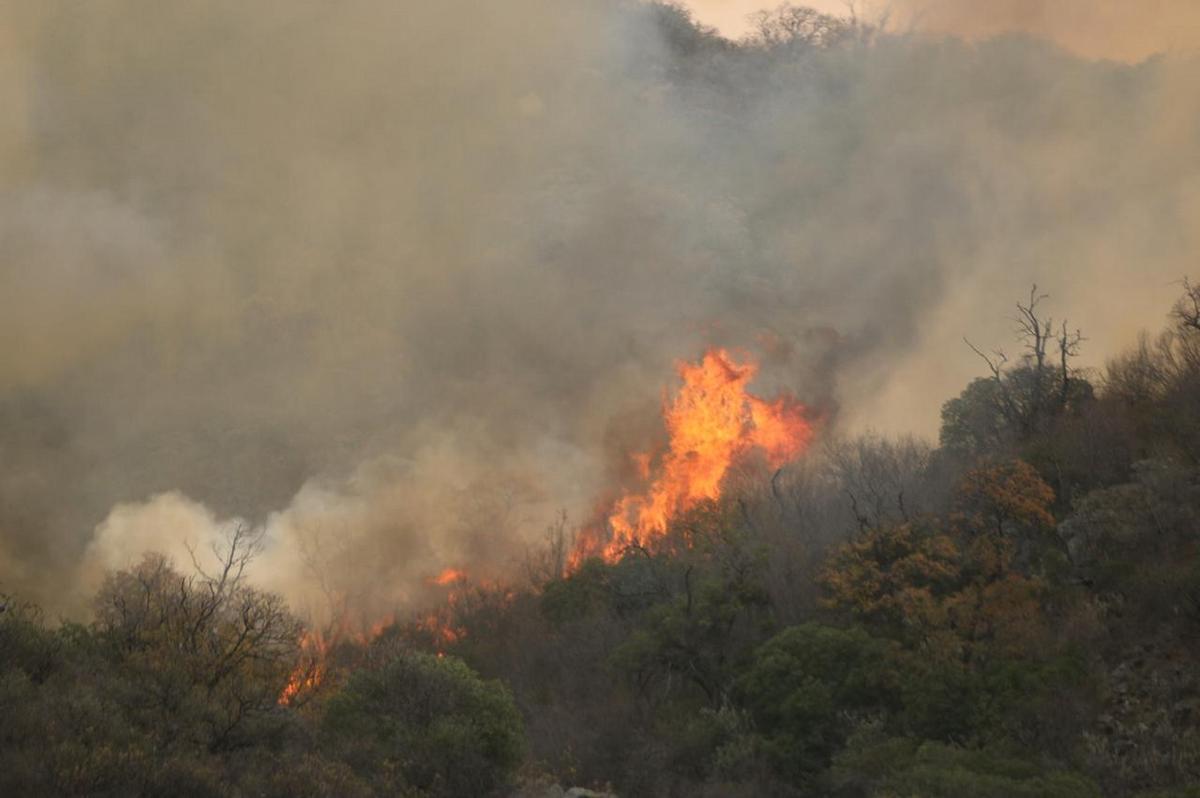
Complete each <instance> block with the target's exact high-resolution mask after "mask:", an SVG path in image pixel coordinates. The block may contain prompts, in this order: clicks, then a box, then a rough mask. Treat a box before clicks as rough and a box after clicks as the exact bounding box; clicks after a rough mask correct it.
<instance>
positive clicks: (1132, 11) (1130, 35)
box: [889, 0, 1200, 63]
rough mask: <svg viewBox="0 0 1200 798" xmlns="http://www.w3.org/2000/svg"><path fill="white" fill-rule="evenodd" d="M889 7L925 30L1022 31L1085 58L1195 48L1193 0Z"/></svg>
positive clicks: (1003, 0) (923, 1) (910, 1)
mask: <svg viewBox="0 0 1200 798" xmlns="http://www.w3.org/2000/svg"><path fill="white" fill-rule="evenodd" d="M889 8H891V9H892V10H893V11H894V12H895V13H897V16H898V18H900V19H906V20H907V21H908V22H909V23H911V24H914V25H915V26H916V27H918V28H919V29H922V30H925V31H928V32H934V33H948V34H953V35H957V36H965V37H969V38H973V39H980V38H986V37H989V36H995V35H997V34H1002V33H1024V34H1030V35H1033V36H1038V37H1042V38H1045V39H1048V40H1050V41H1053V42H1055V43H1057V44H1059V45H1061V46H1062V47H1065V48H1066V49H1068V50H1070V51H1072V52H1074V53H1077V54H1079V55H1081V56H1083V57H1085V58H1105V59H1113V60H1117V61H1127V62H1131V63H1132V62H1137V61H1141V60H1143V59H1145V58H1148V57H1150V56H1153V55H1155V54H1158V53H1163V52H1171V51H1187V50H1191V51H1195V50H1196V49H1197V48H1200V6H1198V5H1197V4H1196V3H1195V2H1193V0H1144V1H1143V2H1139V3H1130V2H1127V0H896V1H895V2H892V3H890V4H889Z"/></svg>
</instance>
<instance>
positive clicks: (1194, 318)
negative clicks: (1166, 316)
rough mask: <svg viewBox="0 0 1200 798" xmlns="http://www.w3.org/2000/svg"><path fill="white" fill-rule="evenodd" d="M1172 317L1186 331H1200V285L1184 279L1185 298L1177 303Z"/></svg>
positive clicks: (1181, 298)
mask: <svg viewBox="0 0 1200 798" xmlns="http://www.w3.org/2000/svg"><path fill="white" fill-rule="evenodd" d="M1171 315H1172V316H1173V317H1174V318H1175V320H1176V321H1177V322H1178V323H1179V325H1180V326H1181V327H1183V328H1184V329H1189V330H1196V331H1200V285H1197V284H1193V283H1192V281H1191V280H1190V279H1188V278H1187V277H1184V278H1183V296H1182V297H1180V298H1179V301H1178V302H1176V303H1175V307H1174V309H1173V310H1172V311H1171Z"/></svg>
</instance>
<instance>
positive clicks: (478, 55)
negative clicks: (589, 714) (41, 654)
mask: <svg viewBox="0 0 1200 798" xmlns="http://www.w3.org/2000/svg"><path fill="white" fill-rule="evenodd" d="M931 13H932V12H931ZM1080 13H1084V12H1083V11H1082V10H1081V11H1080ZM1146 13H1147V14H1150V15H1153V13H1154V12H1153V11H1152V10H1148V11H1147V12H1146ZM1163 13H1164V14H1166V13H1167V12H1163ZM929 18H930V19H934V17H932V16H930V17H929ZM931 24H932V23H931ZM955 25H958V23H957V22H956V23H955ZM952 30H953V31H957V30H959V28H957V27H955V28H953V29H952ZM989 30H990V29H989ZM966 32H967V33H970V34H971V35H972V36H974V37H975V38H972V39H970V40H962V39H958V38H954V37H950V38H944V37H929V36H927V35H924V34H922V33H919V32H915V33H914V32H909V31H908V30H907V29H900V30H898V31H897V32H893V33H884V34H880V35H877V36H874V37H870V40H867V39H866V38H864V40H862V41H854V42H849V43H846V44H845V45H843V46H839V47H834V48H829V49H819V48H815V49H814V48H810V49H804V48H791V49H785V50H777V51H773V52H766V51H764V50H762V49H761V48H756V47H753V46H735V45H733V44H731V43H730V42H727V41H723V40H721V39H719V38H716V37H714V36H711V35H707V34H704V33H702V32H698V31H697V30H696V29H695V28H694V27H692V26H691V25H690V23H689V22H688V20H687V19H686V15H685V14H684V13H682V12H680V11H679V10H678V9H672V8H669V7H663V6H651V5H647V4H644V3H640V2H633V1H632V0H630V1H629V2H625V1H623V0H516V2H508V3H475V2H466V1H465V0H446V1H445V2H440V3H436V4H423V5H422V4H401V3H389V2H382V0H350V1H349V2H344V3H338V4H328V3H324V2H314V1H310V0H297V2H290V3H243V2H234V0H214V1H213V2H208V3H204V4H169V3H160V2H152V1H151V0H95V2H89V3H78V2H74V1H73V0H28V1H27V2H23V0H17V2H15V3H8V4H5V5H4V6H3V7H2V8H0V39H2V40H0V96H2V97H3V99H4V107H5V108H6V109H9V111H10V112H9V113H6V114H5V119H4V120H3V121H0V178H2V183H0V339H2V340H3V342H4V346H3V348H2V349H0V450H2V451H0V455H2V462H3V465H2V466H0V469H2V470H0V588H2V589H6V590H15V591H18V592H21V593H23V594H26V595H29V596H30V597H31V598H35V599H38V600H40V601H42V602H43V603H46V604H48V605H50V606H51V607H56V608H74V607H77V606H79V604H80V599H79V598H78V597H79V596H80V595H86V590H84V589H83V587H84V584H83V583H84V582H86V581H87V579H85V578H84V577H82V576H80V574H81V573H90V572H94V571H96V570H97V569H103V568H110V567H114V566H115V565H117V564H118V563H119V562H120V561H121V560H123V559H126V558H127V557H130V556H134V554H135V550H136V549H138V548H140V547H142V546H149V545H151V544H153V545H154V546H155V547H157V548H165V549H168V550H169V551H172V552H174V553H175V555H174V556H175V557H176V559H177V560H178V559H179V553H180V551H179V546H180V545H182V544H181V543H180V541H183V540H189V538H188V535H189V534H192V533H191V532H188V530H196V531H195V533H194V534H195V536H196V540H197V542H199V541H200V539H201V538H202V537H203V535H202V533H201V532H200V531H198V530H200V529H201V528H203V527H204V526H205V524H207V525H209V526H210V527H215V528H220V527H221V526H222V525H224V524H228V523H231V522H232V521H233V520H234V519H244V522H245V523H247V524H251V525H253V526H255V527H256V528H262V529H264V530H266V531H267V532H268V538H270V539H271V540H273V541H276V543H277V545H276V548H275V549H274V553H273V554H270V555H267V554H264V557H263V559H262V566H263V568H264V572H263V574H262V579H263V580H264V581H268V582H271V583H272V584H274V585H276V586H278V587H279V589H281V590H283V591H284V592H285V593H287V594H288V595H289V597H290V598H291V599H293V600H294V601H295V602H297V603H303V604H306V605H307V604H315V603H318V601H319V599H320V592H321V591H320V586H319V584H318V583H319V581H320V580H319V579H316V578H315V577H313V576H312V573H311V570H306V568H307V565H306V558H307V559H309V560H311V559H312V557H313V556H314V555H313V550H314V549H318V550H319V552H318V553H319V554H320V556H321V557H323V558H324V560H325V561H328V562H329V563H330V565H329V568H330V569H332V571H333V572H334V573H335V574H357V575H359V579H360V582H361V583H363V584H371V585H372V586H374V583H376V582H377V583H379V584H381V585H386V589H383V590H379V591H376V592H377V593H379V595H381V596H382V597H383V598H382V599H381V600H384V601H392V600H399V598H400V597H402V594H404V592H405V591H407V590H415V589H417V588H416V587H415V586H416V585H418V584H419V583H420V581H421V580H422V579H425V578H426V577H427V575H428V574H429V573H430V572H436V570H437V569H439V568H441V567H448V566H456V565H459V564H461V563H460V560H462V559H463V558H469V559H470V560H471V562H470V563H469V564H471V565H472V567H476V568H482V569H483V570H487V569H488V568H496V569H499V568H501V567H502V564H503V563H504V562H507V561H509V560H511V559H512V558H513V557H514V556H517V554H518V553H519V551H520V547H521V544H522V542H523V541H525V540H528V539H529V538H531V537H536V536H538V535H540V534H541V531H542V529H543V528H544V526H545V525H546V524H547V523H549V522H550V520H551V519H552V518H553V517H554V513H555V512H556V511H557V509H558V508H566V509H567V510H568V511H569V512H570V513H571V514H572V516H573V517H575V518H580V517H581V516H583V515H586V514H588V513H589V512H590V511H591V509H592V507H591V502H592V501H593V500H594V498H595V497H596V496H598V495H600V493H601V491H602V490H603V488H604V487H605V485H606V484H608V480H609V478H610V476H611V475H610V473H609V471H608V466H609V464H610V463H611V462H612V458H611V457H610V455H611V453H612V452H613V451H619V450H621V449H622V448H624V447H625V446H626V445H628V444H630V442H632V443H633V444H634V445H638V444H640V442H641V438H642V436H643V434H651V433H652V431H653V428H654V424H653V422H654V416H655V412H656V409H657V406H658V403H659V398H660V392H661V390H662V387H663V384H664V382H665V381H667V380H669V378H670V375H671V374H672V370H671V366H672V363H673V362H674V361H675V360H676V359H679V358H695V357H696V356H697V355H698V354H699V353H700V351H701V350H702V349H703V348H704V347H705V346H706V345H709V344H714V343H717V344H722V345H730V346H748V347H751V348H753V349H755V350H756V351H758V352H759V353H760V354H762V356H763V357H764V365H763V370H762V377H761V379H762V381H763V384H762V385H760V386H759V389H760V390H761V392H763V393H766V394H771V393H774V391H775V390H776V389H777V388H780V387H788V388H791V389H792V390H794V391H796V392H797V393H798V394H799V395H800V397H801V398H802V399H804V400H805V401H808V402H810V403H813V404H816V405H818V406H821V407H822V408H825V409H828V410H829V411H831V412H832V410H833V409H834V408H840V410H839V412H838V415H837V416H836V418H838V419H840V421H841V423H843V424H847V425H867V424H869V425H872V426H874V427H876V428H879V429H883V430H913V431H916V432H918V433H923V434H929V433H933V432H935V431H936V425H937V418H938V408H939V404H940V402H941V401H942V400H944V399H946V398H948V396H950V395H952V394H953V393H954V392H955V391H957V390H958V389H959V388H961V386H962V385H963V384H964V383H965V382H966V380H967V379H969V377H970V376H972V375H973V374H974V372H975V370H976V369H977V364H976V363H975V362H973V359H972V358H973V356H972V355H971V354H970V352H969V351H966V349H965V347H963V346H962V345H961V343H960V338H961V336H962V335H963V334H969V335H970V336H971V337H972V339H973V340H980V341H983V342H987V341H996V342H1001V341H1004V340H1005V339H1006V338H1007V336H1008V330H1007V327H1008V322H1006V321H1005V316H1006V314H1007V312H1008V308H1009V306H1010V303H1011V301H1012V300H1014V299H1015V298H1018V297H1020V296H1023V295H1025V294H1026V293H1027V291H1028V287H1029V284H1030V283H1032V282H1034V281H1037V282H1039V284H1040V285H1041V286H1042V287H1043V288H1044V289H1045V290H1046V291H1048V292H1049V293H1050V294H1051V295H1052V297H1053V304H1054V309H1055V311H1056V313H1057V314H1059V315H1066V316H1068V317H1070V318H1071V320H1072V322H1073V323H1074V324H1076V325H1077V326H1080V327H1082V328H1083V329H1084V331H1085V333H1086V334H1087V335H1088V336H1089V339H1090V340H1089V342H1088V346H1089V351H1090V352H1092V353H1093V356H1094V357H1096V358H1097V360H1098V359H1099V358H1102V357H1103V356H1104V355H1105V354H1107V353H1110V352H1112V351H1114V350H1115V349H1116V348H1117V347H1119V346H1120V345H1121V344H1123V343H1124V342H1126V341H1128V340H1130V339H1131V338H1132V336H1133V335H1134V334H1135V333H1136V331H1137V330H1138V329H1139V328H1141V327H1144V326H1149V327H1157V326H1158V324H1159V322H1160V320H1161V318H1162V316H1163V313H1164V311H1165V310H1166V308H1168V307H1169V305H1170V302H1171V300H1172V298H1173V296H1174V294H1175V292H1176V290H1177V286H1176V285H1175V284H1174V281H1176V280H1178V279H1179V278H1180V277H1181V276H1182V275H1184V274H1186V273H1188V272H1189V271H1194V255H1195V252H1196V251H1197V250H1198V248H1200V228H1197V227H1196V225H1195V224H1193V222H1194V220H1195V218H1196V214H1197V213H1198V212H1200V169H1198V167H1197V164H1200V135H1197V133H1198V132H1200V131H1198V130H1197V125H1198V123H1197V120H1198V119H1200V92H1198V91H1196V89H1197V75H1198V74H1200V72H1198V70H1197V62H1196V61H1195V60H1193V59H1192V58H1191V57H1190V56H1187V55H1185V54H1180V53H1176V54H1172V55H1168V56H1165V57H1162V58H1156V59H1151V60H1148V61H1144V62H1137V63H1117V62H1097V61H1094V60H1091V59H1090V58H1087V57H1080V55H1078V54H1077V53H1074V52H1072V51H1069V50H1064V49H1061V48H1060V47H1058V46H1056V45H1055V44H1053V43H1051V42H1047V41H1043V40H1039V39H1036V38H1020V37H1004V38H1000V39H988V38H986V36H985V34H986V32H987V31H984V30H981V31H979V32H978V36H976V32H974V31H966ZM1030 32H1032V33H1035V34H1036V33H1038V31H1037V30H1033V29H1030ZM185 497H186V498H185ZM156 530H157V531H156ZM327 539H328V540H327ZM280 541H283V542H280ZM314 541H317V542H314ZM326 541H327V542H326ZM318 542H319V544H320V545H318ZM271 557H275V558H276V560H275V565H274V566H272V567H271V568H267V564H268V563H270V562H271ZM80 563H86V564H87V566H86V567H85V568H84V569H83V571H82V572H81V570H80V568H81V566H80ZM89 578H90V577H89ZM334 581H337V582H339V584H340V583H343V582H345V581H346V579H345V578H343V577H342V576H336V577H334ZM297 585H299V587H297ZM372 600H373V599H372Z"/></svg>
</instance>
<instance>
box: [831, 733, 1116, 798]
mask: <svg viewBox="0 0 1200 798" xmlns="http://www.w3.org/2000/svg"><path fill="white" fill-rule="evenodd" d="M829 780H830V783H831V784H833V785H834V786H835V789H836V790H837V793H838V794H839V795H847V796H852V795H853V796H858V795H863V796H866V795H880V796H883V795H887V796H921V798H960V797H961V796H968V795H969V796H971V797H972V798H1098V796H1099V795H1100V794H1101V793H1100V791H1099V789H1098V788H1097V786H1096V785H1095V784H1094V783H1093V782H1092V781H1090V780H1089V779H1087V778H1086V777H1084V776H1082V775H1080V774H1077V773H1072V772H1068V771H1061V770H1054V769H1047V768H1043V767H1041V766H1040V765H1039V764H1037V763H1036V761H1034V760H1033V758H1032V757H1029V756H1027V755H1022V756H1012V755H1008V754H1005V753H1002V752H1000V751H997V750H993V749H968V748H961V747H958V746H953V745H945V744H942V743H934V742H924V743H921V742H917V741H916V740H913V739H910V738H896V737H890V738H889V737H884V736H881V735H879V734H878V732H877V730H867V733H864V734H860V735H858V736H856V738H855V739H854V740H852V741H851V744H850V745H849V746H848V748H847V749H846V750H845V751H844V752H843V753H842V754H840V755H839V756H838V758H837V761H836V762H835V764H834V767H833V769H832V771H831V773H830V779H829Z"/></svg>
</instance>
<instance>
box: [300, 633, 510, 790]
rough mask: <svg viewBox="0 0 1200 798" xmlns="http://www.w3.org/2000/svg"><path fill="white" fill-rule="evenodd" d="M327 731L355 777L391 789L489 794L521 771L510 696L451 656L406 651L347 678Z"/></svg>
mask: <svg viewBox="0 0 1200 798" xmlns="http://www.w3.org/2000/svg"><path fill="white" fill-rule="evenodd" d="M323 727H324V731H325V734H326V736H327V738H328V739H329V741H330V743H331V744H332V746H333V747H334V749H335V750H336V751H337V752H338V753H339V754H340V755H341V756H342V757H343V758H344V759H345V761H346V762H347V763H349V764H350V766H351V767H352V768H354V770H356V771H357V772H359V773H360V774H361V775H363V776H364V777H366V778H368V779H370V780H371V781H373V782H375V783H376V785H377V786H379V787H381V788H383V789H386V790H392V791H396V790H405V791H410V792H411V791H416V793H417V794H425V795H487V794H490V793H493V792H495V791H497V790H498V789H500V788H501V787H503V786H504V785H505V784H506V783H507V782H508V781H509V779H510V778H511V777H512V775H513V773H514V771H515V770H516V768H517V765H518V764H520V762H521V758H522V754H523V750H524V739H523V730H522V724H521V717H520V715H519V713H518V712H517V708H516V705H515V704H514V703H513V699H512V696H511V695H510V694H509V692H508V690H507V689H506V688H505V687H503V686H502V685H500V684H499V683H497V682H485V681H483V680H482V679H480V678H479V676H478V675H477V674H476V673H475V672H474V671H472V670H471V669H470V668H468V667H467V666H466V665H465V664H464V663H463V662H462V661H461V660H459V659H457V658H454V657H444V658H443V657H435V656H432V655H429V654H423V653H416V652H407V651H405V652H401V653H398V654H397V655H395V656H394V657H392V658H391V659H389V660H388V661H387V662H386V663H385V664H383V665H382V666H381V667H378V668H376V669H372V670H363V671H359V672H357V673H355V674H354V675H353V676H352V677H350V679H349V681H348V682H347V683H346V685H345V687H344V688H343V689H342V691H341V692H340V693H338V694H337V695H335V696H333V697H332V698H331V699H330V701H329V706H328V708H327V710H326V714H325V718H324V722H323Z"/></svg>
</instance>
